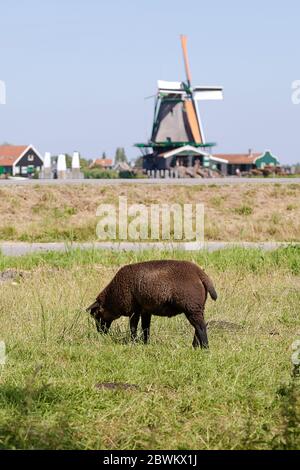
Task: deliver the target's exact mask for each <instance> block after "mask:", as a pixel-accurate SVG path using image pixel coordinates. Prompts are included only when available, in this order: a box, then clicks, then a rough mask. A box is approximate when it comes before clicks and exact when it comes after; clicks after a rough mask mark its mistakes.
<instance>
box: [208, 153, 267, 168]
mask: <svg viewBox="0 0 300 470" xmlns="http://www.w3.org/2000/svg"><path fill="white" fill-rule="evenodd" d="M261 155H262V153H251V154H249V153H233V154H232V153H229V154H226V153H220V154H217V155H214V157H218V158H223V159H224V160H227V161H228V163H231V164H236V165H247V164H251V163H254V162H255V160H256V159H257V158H258V157H260V156H261Z"/></svg>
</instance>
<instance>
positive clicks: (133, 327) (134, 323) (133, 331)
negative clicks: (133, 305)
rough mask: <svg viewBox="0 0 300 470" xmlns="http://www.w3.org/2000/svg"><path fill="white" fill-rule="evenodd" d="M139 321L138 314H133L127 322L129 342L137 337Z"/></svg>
mask: <svg viewBox="0 0 300 470" xmlns="http://www.w3.org/2000/svg"><path fill="white" fill-rule="evenodd" d="M139 320H140V314H139V313H134V314H133V315H132V316H131V317H130V320H129V324H130V335H131V341H135V340H136V337H137V328H138V324H139Z"/></svg>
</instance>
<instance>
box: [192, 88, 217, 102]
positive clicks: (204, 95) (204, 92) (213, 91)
mask: <svg viewBox="0 0 300 470" xmlns="http://www.w3.org/2000/svg"><path fill="white" fill-rule="evenodd" d="M193 98H194V100H196V101H205V100H223V98H224V97H223V88H222V87H218V86H215V87H212V86H196V87H195V88H193Z"/></svg>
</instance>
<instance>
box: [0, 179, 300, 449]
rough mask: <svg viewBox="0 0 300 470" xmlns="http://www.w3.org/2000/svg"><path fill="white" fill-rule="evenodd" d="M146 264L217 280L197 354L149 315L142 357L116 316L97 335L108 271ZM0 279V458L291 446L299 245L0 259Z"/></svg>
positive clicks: (299, 413)
mask: <svg viewBox="0 0 300 470" xmlns="http://www.w3.org/2000/svg"><path fill="white" fill-rule="evenodd" d="M234 189H235V188H234ZM60 190H62V189H60ZM64 190H65V191H67V188H65V189H64ZM93 190H94V191H96V189H93ZM97 190H98V191H101V189H100V188H98V189H97ZM190 190H192V188H190ZM272 190H273V191H275V189H272ZM279 190H280V189H279ZM287 190H288V189H285V191H287ZM2 191H3V190H2ZM5 191H6V190H5ZM25 191H26V190H25ZM39 191H40V192H42V188H41V189H39ZM158 191H159V190H158ZM230 191H232V188H231V189H230ZM298 195H299V192H298ZM15 197H16V198H18V196H15ZM211 197H213V196H211ZM228 197H229V196H228ZM277 202H278V203H279V202H281V203H282V201H281V200H280V199H278V200H277ZM20 223H21V222H20ZM155 258H159V259H161V258H176V259H190V260H193V261H195V262H197V263H198V264H199V265H201V266H202V267H204V268H205V269H206V270H207V272H208V273H209V275H210V276H211V277H212V279H213V280H214V283H215V285H216V289H217V292H218V294H219V299H218V301H217V302H216V303H214V302H212V301H211V300H208V302H207V307H206V319H207V321H208V322H209V331H208V334H209V340H210V350H209V351H208V352H207V351H201V350H193V349H192V346H191V343H192V338H193V331H192V328H191V327H190V325H189V323H188V322H187V320H186V319H185V318H184V317H183V316H179V317H176V318H173V319H164V318H158V317H154V318H153V322H152V331H151V342H150V344H149V345H148V346H144V345H143V344H142V343H140V342H137V343H136V344H131V343H130V341H129V335H128V324H127V321H126V319H120V320H118V321H117V322H115V323H114V324H113V326H112V330H111V333H110V334H109V335H108V336H106V337H104V336H101V335H98V334H97V333H96V329H95V326H94V324H93V322H92V321H91V319H90V318H89V315H88V314H87V313H85V311H84V310H85V307H86V306H87V305H88V304H89V303H90V302H91V301H92V300H93V299H94V298H95V295H96V294H97V293H98V292H99V291H100V289H101V288H103V287H104V286H105V285H106V283H107V282H109V280H110V279H111V278H112V276H113V275H114V273H115V272H116V271H117V269H118V268H119V266H121V265H123V264H125V263H130V262H134V261H138V260H139V261H140V260H146V259H155ZM4 273H6V276H4ZM0 274H2V277H1V276H0V340H4V341H5V343H6V349H7V361H6V365H3V366H1V365H0V449H296V448H299V447H300V426H299V422H300V392H299V380H300V379H298V378H294V377H293V376H292V367H291V354H292V349H291V345H292V343H293V342H294V341H295V340H297V339H300V318H299V306H300V249H299V247H298V248H297V247H290V248H286V249H280V250H278V251H275V252H268V253H264V252H262V251H260V250H242V249H232V250H225V251H220V252H215V253H210V254H208V253H205V252H204V253H180V252H176V253H173V252H172V253H165V252H159V253H158V252H157V253H155V252H144V253H135V254H134V253H111V252H108V251H107V252H97V251H93V250H91V251H86V252H84V251H79V250H75V251H69V252H67V253H65V254H62V253H48V254H43V255H42V254H34V255H27V256H24V257H19V258H10V257H4V256H1V255H0ZM109 383H117V384H120V385H119V386H118V387H117V388H111V386H110V385H107V384H109ZM103 384H104V385H103Z"/></svg>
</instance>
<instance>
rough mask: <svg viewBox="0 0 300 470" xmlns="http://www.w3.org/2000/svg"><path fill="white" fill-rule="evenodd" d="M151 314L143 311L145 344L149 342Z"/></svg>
mask: <svg viewBox="0 0 300 470" xmlns="http://www.w3.org/2000/svg"><path fill="white" fill-rule="evenodd" d="M150 325H151V314H150V313H142V330H143V336H144V344H148V342H149V336H150Z"/></svg>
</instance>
